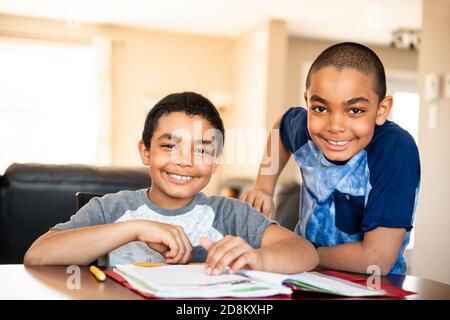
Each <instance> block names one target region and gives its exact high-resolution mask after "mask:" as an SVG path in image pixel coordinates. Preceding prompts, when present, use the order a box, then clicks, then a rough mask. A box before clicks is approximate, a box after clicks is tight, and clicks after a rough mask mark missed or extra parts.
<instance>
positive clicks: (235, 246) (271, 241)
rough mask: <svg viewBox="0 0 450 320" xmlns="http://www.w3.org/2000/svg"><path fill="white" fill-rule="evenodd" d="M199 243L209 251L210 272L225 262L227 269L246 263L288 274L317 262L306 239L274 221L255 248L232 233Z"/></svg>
mask: <svg viewBox="0 0 450 320" xmlns="http://www.w3.org/2000/svg"><path fill="white" fill-rule="evenodd" d="M200 243H201V245H202V246H203V247H204V248H205V249H207V250H208V251H209V252H208V256H207V258H206V264H207V269H206V272H207V273H208V274H214V275H217V274H220V273H221V272H222V271H223V270H225V268H226V267H228V266H229V267H230V268H231V272H236V271H237V270H239V269H241V268H243V267H247V268H250V269H253V270H260V271H268V272H278V273H287V274H290V273H298V272H303V271H308V270H311V269H314V268H315V267H316V266H317V264H318V262H319V258H318V255H317V252H316V250H315V249H314V246H313V245H312V244H311V243H310V242H309V241H307V240H305V239H304V238H302V237H299V236H297V235H296V234H294V233H293V232H291V231H289V230H287V229H285V228H283V227H280V226H279V225H275V224H272V225H269V226H267V228H266V229H265V231H264V233H263V238H262V241H261V248H259V249H254V248H252V247H251V246H250V245H249V244H248V243H247V242H245V240H243V239H242V238H240V237H234V236H226V237H224V238H223V239H222V240H220V241H218V242H216V243H214V242H212V241H211V240H209V239H207V238H202V239H201V240H200Z"/></svg>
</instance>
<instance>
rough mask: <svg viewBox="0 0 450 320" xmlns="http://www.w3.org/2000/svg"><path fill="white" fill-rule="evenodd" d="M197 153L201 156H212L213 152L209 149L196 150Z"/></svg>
mask: <svg viewBox="0 0 450 320" xmlns="http://www.w3.org/2000/svg"><path fill="white" fill-rule="evenodd" d="M195 153H197V154H200V155H208V156H209V155H211V150H208V149H196V150H195Z"/></svg>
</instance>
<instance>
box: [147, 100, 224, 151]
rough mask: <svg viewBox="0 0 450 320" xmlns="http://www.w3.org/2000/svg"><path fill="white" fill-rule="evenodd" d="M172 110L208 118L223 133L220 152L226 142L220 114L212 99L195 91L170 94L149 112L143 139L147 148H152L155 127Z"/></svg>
mask: <svg viewBox="0 0 450 320" xmlns="http://www.w3.org/2000/svg"><path fill="white" fill-rule="evenodd" d="M172 112H184V113H185V114H186V115H188V116H194V115H195V116H200V117H202V118H203V119H205V120H207V121H208V122H209V123H210V124H211V125H212V127H213V128H214V129H216V130H219V131H220V133H221V134H222V137H221V138H222V141H218V143H219V146H218V148H219V149H218V153H217V155H219V154H220V152H221V151H222V147H223V143H224V142H225V129H224V127H223V122H222V119H221V118H220V114H219V112H218V111H217V109H216V107H214V105H213V104H212V103H211V101H209V100H208V99H207V98H205V97H204V96H202V95H200V94H198V93H195V92H181V93H173V94H169V95H168V96H166V97H164V98H163V99H161V100H160V101H159V102H158V103H157V104H155V106H154V107H153V108H152V109H151V110H150V111H149V112H148V114H147V118H146V119H145V125H144V130H143V131H142V140H143V141H144V145H145V147H146V148H147V149H148V148H150V141H151V140H152V136H153V132H154V131H155V128H156V127H157V126H158V121H159V119H160V118H161V117H162V116H164V115H166V114H169V113H172Z"/></svg>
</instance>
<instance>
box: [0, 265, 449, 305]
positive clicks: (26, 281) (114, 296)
mask: <svg viewBox="0 0 450 320" xmlns="http://www.w3.org/2000/svg"><path fill="white" fill-rule="evenodd" d="M66 271H67V267H65V266H29V267H26V266H24V265H0V300H10V299H31V300H35V299H39V300H67V299H75V300H79V299H88V300H103V299H106V300H118V299H121V300H135V299H143V298H142V297H141V296H139V295H138V294H136V293H134V292H132V291H131V290H128V289H127V288H125V287H123V286H122V285H120V284H118V283H117V282H115V281H114V280H112V279H110V278H107V279H106V280H105V282H99V281H97V280H96V279H95V278H94V277H93V275H92V274H91V273H90V272H89V269H88V268H87V267H80V271H81V272H80V275H81V277H80V282H79V284H80V288H79V289H76V288H74V289H70V287H73V286H74V284H75V283H74V282H72V281H70V279H69V277H70V276H71V275H72V273H66ZM68 279H69V286H68V285H67V282H68ZM382 281H388V282H390V283H391V284H394V285H396V286H398V287H401V288H403V289H405V290H409V291H414V292H417V294H415V295H411V296H408V297H406V298H405V299H408V300H411V299H412V300H450V285H447V284H444V283H439V282H436V281H432V280H427V279H421V278H418V277H414V276H387V277H383V280H382ZM285 299H286V298H285ZM290 299H294V300H310V299H345V300H347V299H349V298H341V297H336V296H330V295H321V294H307V293H296V294H294V295H293V296H292V297H291V298H290ZM371 299H380V298H371Z"/></svg>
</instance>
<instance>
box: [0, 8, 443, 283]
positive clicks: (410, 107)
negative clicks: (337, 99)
mask: <svg viewBox="0 0 450 320" xmlns="http://www.w3.org/2000/svg"><path fill="white" fill-rule="evenodd" d="M341 41H356V42H361V43H363V44H366V45H368V46H370V47H371V48H372V49H373V50H374V51H375V52H376V53H377V54H378V55H379V56H380V58H381V60H382V61H383V63H384V66H385V69H386V74H387V86H388V94H392V95H394V108H393V111H392V114H391V119H392V120H394V121H396V122H397V123H399V124H400V125H401V126H403V127H404V128H405V129H407V130H408V131H409V132H410V133H411V134H412V135H413V137H414V138H415V139H416V142H417V144H418V146H419V149H420V154H421V162H422V184H421V194H420V199H419V203H418V207H417V211H416V220H415V229H414V230H415V231H414V234H413V237H412V241H411V244H410V246H409V247H408V250H407V253H406V256H407V259H408V261H409V270H408V273H409V274H413V275H418V276H421V277H425V278H430V279H434V280H438V281H443V282H446V283H450V271H449V270H450V253H449V250H448V247H447V246H448V245H450V236H449V233H448V230H449V229H450V215H449V209H448V201H447V200H446V199H448V198H449V196H450V194H449V193H450V169H449V168H448V166H449V164H450V150H449V143H448V140H449V138H450V132H449V127H450V110H449V109H450V60H449V57H450V1H448V0H423V1H421V0H342V1H331V0H318V1H306V0H296V1H294V0H276V1H275V0H270V1H269V0H267V1H266V0H259V1H258V0H239V1H237V0H215V1H207V0H185V1H183V0H165V1H150V0H149V1H145V0H113V1H106V0H90V1H87V0H77V1H72V0H66V1H57V0H34V1H32V0H28V1H26V0H25V1H20V0H0V174H2V173H3V172H4V171H5V170H6V168H7V167H8V166H9V165H10V164H12V163H14V162H24V163H26V162H38V163H49V164H69V163H77V164H94V165H102V166H103V165H105V166H111V165H112V166H141V163H140V159H139V155H138V152H137V142H138V140H139V139H140V135H141V132H142V128H143V123H144V120H145V115H146V113H147V112H148V111H149V110H150V109H151V108H152V106H153V105H154V104H155V103H156V102H157V101H158V100H160V99H161V98H163V97H164V96H165V95H167V94H170V93H174V92H181V91H195V92H198V93H201V94H203V95H204V96H206V97H208V98H209V99H210V100H211V101H212V102H213V103H214V104H215V105H216V106H217V107H218V108H219V111H220V113H221V115H222V117H223V119H224V123H225V127H226V129H227V135H226V146H225V158H224V163H223V165H222V167H221V168H220V170H218V172H217V173H216V174H215V176H214V177H213V179H212V181H211V184H210V185H209V186H208V188H207V190H205V192H206V193H207V194H217V193H221V192H222V191H223V188H224V187H227V188H228V189H227V192H229V191H230V190H231V191H232V192H233V194H234V195H235V194H236V193H238V192H240V191H242V190H235V189H236V188H235V187H236V185H237V186H238V187H239V186H240V187H242V186H246V187H248V186H251V183H252V181H253V179H254V178H255V177H256V174H257V170H258V164H259V161H260V159H261V157H262V153H263V150H264V146H265V140H266V138H267V134H268V130H267V129H269V128H271V126H272V125H273V123H274V122H275V121H276V120H277V119H278V118H279V117H280V116H281V115H282V113H283V112H284V111H286V110H287V108H289V107H290V106H297V105H300V106H303V104H304V101H303V92H304V83H305V78H306V74H307V72H308V69H309V66H310V65H311V63H312V62H313V60H314V59H315V57H317V55H318V54H319V53H320V52H321V51H322V50H324V49H325V48H326V47H328V46H330V45H332V44H334V43H337V42H341ZM233 181H234V184H233ZM299 181H300V174H299V170H298V168H297V166H296V165H295V163H294V162H293V161H292V160H291V161H290V162H289V164H288V166H287V168H286V169H285V170H284V172H283V175H282V176H281V178H280V185H283V184H289V183H292V182H299Z"/></svg>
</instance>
